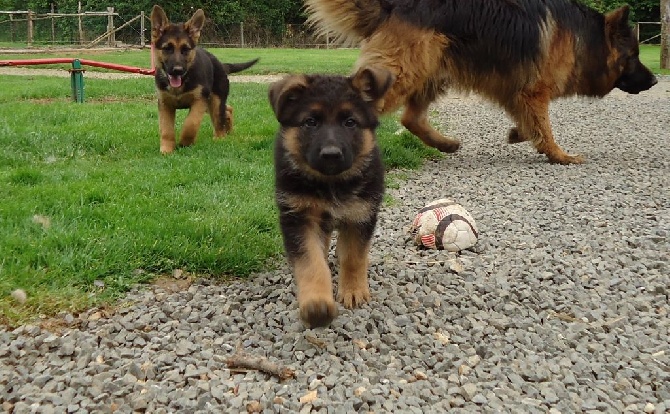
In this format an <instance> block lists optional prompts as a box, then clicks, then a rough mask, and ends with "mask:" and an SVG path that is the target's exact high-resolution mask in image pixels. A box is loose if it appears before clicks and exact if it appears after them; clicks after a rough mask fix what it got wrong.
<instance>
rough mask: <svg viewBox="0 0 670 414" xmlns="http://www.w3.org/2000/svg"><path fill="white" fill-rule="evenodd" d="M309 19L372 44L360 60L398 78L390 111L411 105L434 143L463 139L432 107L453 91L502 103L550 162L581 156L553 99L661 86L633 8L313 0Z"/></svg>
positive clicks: (518, 136)
mask: <svg viewBox="0 0 670 414" xmlns="http://www.w3.org/2000/svg"><path fill="white" fill-rule="evenodd" d="M305 3H306V9H307V11H308V13H309V14H310V16H309V21H310V22H311V23H312V24H314V25H319V26H320V29H321V30H322V31H324V32H335V33H337V34H339V35H340V36H341V38H342V39H343V40H344V41H348V42H356V41H362V44H361V54H360V57H359V59H358V62H357V63H356V66H357V67H370V66H374V65H378V66H383V67H386V68H388V69H389V70H390V71H391V72H392V73H393V74H394V75H395V83H394V85H393V86H392V87H391V89H390V90H389V92H388V93H387V94H386V96H385V98H384V100H383V101H381V102H380V105H379V107H378V110H379V111H380V112H381V113H388V112H392V111H395V110H396V109H397V108H399V107H400V106H403V105H404V106H405V109H404V113H403V115H402V124H403V125H404V126H405V127H406V128H407V129H408V130H409V131H410V132H411V133H413V134H414V135H416V136H418V137H419V138H420V139H421V140H422V141H423V142H424V143H425V144H426V145H429V146H431V147H434V148H437V149H438V150H440V151H443V152H454V151H456V150H457V149H458V148H459V146H460V142H459V141H457V140H454V139H451V138H447V137H445V136H443V135H441V134H440V133H439V132H437V131H436V130H435V129H433V128H432V127H431V126H430V125H429V123H428V119H427V109H428V106H429V104H430V103H431V102H433V101H434V100H435V99H436V98H437V97H438V96H439V95H440V94H442V93H444V92H445V91H446V90H447V89H449V88H454V89H456V90H460V91H462V92H470V91H474V92H477V93H479V94H481V95H483V96H485V97H487V98H489V99H490V100H492V101H494V102H497V103H498V104H499V105H501V106H502V107H503V108H504V109H505V110H506V111H507V113H508V114H509V115H510V116H511V118H512V119H513V120H514V121H515V123H516V127H514V128H512V129H511V130H510V132H509V136H508V141H509V142H510V143H516V142H522V141H530V142H531V143H532V144H533V145H534V146H535V148H536V149H537V151H538V152H540V153H542V154H545V155H546V156H547V157H548V158H549V161H550V162H553V163H560V164H571V163H581V162H582V161H583V158H582V157H580V156H577V155H569V154H567V153H565V152H564V151H563V150H562V149H561V148H560V147H559V146H558V145H557V144H556V142H555V141H554V137H553V135H552V131H551V125H550V122H549V121H550V120H549V103H550V101H551V100H553V99H556V98H559V97H563V96H570V95H583V96H589V97H603V96H605V95H606V94H608V93H609V92H610V91H611V90H612V89H614V88H619V89H621V90H623V91H625V92H628V93H632V94H636V93H639V92H641V91H644V90H647V89H649V88H650V87H652V86H653V85H654V84H656V78H655V77H654V75H653V74H652V73H651V72H650V71H649V69H647V68H646V67H645V66H644V65H642V63H640V60H639V59H638V53H639V50H638V44H637V39H636V38H635V35H634V34H633V32H632V30H631V28H630V27H629V26H628V14H629V9H628V6H624V7H621V8H619V9H617V10H615V11H613V12H611V13H609V14H606V15H603V14H601V13H599V12H597V11H595V10H592V9H590V8H588V7H586V6H584V5H583V4H581V3H579V2H578V1H576V0H542V1H539V0H467V1H465V0H415V1H406V0H359V1H350V0H306V1H305Z"/></svg>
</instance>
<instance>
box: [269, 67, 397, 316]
mask: <svg viewBox="0 0 670 414" xmlns="http://www.w3.org/2000/svg"><path fill="white" fill-rule="evenodd" d="M392 82H393V77H392V75H391V73H390V72H388V71H386V70H384V69H378V68H362V69H360V70H359V71H358V72H357V73H356V74H355V75H353V76H352V77H349V78H346V77H342V76H322V75H311V76H310V75H295V76H289V77H287V78H284V79H283V80H281V81H278V82H276V83H274V84H273V85H272V86H271V87H270V91H269V98H270V103H271V104H272V109H273V110H274V113H275V115H276V117H277V120H278V121H279V123H280V124H281V128H280V130H279V132H278V134H277V138H276V141H275V186H276V188H275V191H276V194H275V195H276V201H277V206H278V207H279V223H280V226H281V231H282V235H283V238H284V248H285V250H286V254H287V256H288V261H289V263H290V264H291V266H292V267H293V272H294V274H295V279H296V284H297V296H298V305H299V309H300V317H301V318H302V320H303V321H304V322H305V323H306V324H307V325H308V326H309V327H319V326H326V325H328V324H329V323H330V322H331V321H332V320H333V319H334V318H335V317H336V316H337V304H336V303H335V300H334V298H333V285H332V280H331V275H330V269H329V267H328V262H327V260H326V258H327V256H328V250H329V247H330V239H331V234H332V232H333V231H334V230H337V231H338V240H337V249H336V252H337V256H338V259H339V267H340V277H339V286H338V291H337V299H338V301H340V302H341V303H342V304H343V305H344V306H345V307H346V308H353V307H356V306H359V305H361V304H363V303H366V302H367V301H369V300H370V290H369V285H368V276H367V272H368V252H369V250H370V241H371V239H372V234H373V232H374V228H375V224H376V222H377V213H378V211H379V207H380V204H381V202H382V197H383V194H384V166H383V163H382V159H381V155H380V152H379V148H378V146H377V139H376V136H375V128H376V127H377V125H378V118H377V115H376V111H375V105H376V104H377V103H378V102H379V101H380V99H382V97H383V96H384V93H385V92H386V90H387V89H388V88H389V86H390V85H391V83H392Z"/></svg>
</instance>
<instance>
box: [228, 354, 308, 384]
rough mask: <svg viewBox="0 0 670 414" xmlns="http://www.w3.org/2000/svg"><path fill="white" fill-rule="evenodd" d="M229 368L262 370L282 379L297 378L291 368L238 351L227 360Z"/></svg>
mask: <svg viewBox="0 0 670 414" xmlns="http://www.w3.org/2000/svg"><path fill="white" fill-rule="evenodd" d="M226 363H227V364H228V368H231V369H234V368H243V369H253V370H257V371H262V372H265V373H268V374H272V375H274V376H276V377H278V378H279V379H281V380H285V379H290V378H295V372H294V371H293V370H292V369H291V368H287V367H282V366H279V365H277V364H275V363H273V362H270V361H268V360H267V359H266V358H263V357H259V356H252V355H248V354H245V353H240V352H238V353H236V354H235V355H233V356H231V357H230V358H228V361H226Z"/></svg>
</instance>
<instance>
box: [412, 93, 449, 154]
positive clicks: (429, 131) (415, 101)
mask: <svg viewBox="0 0 670 414" xmlns="http://www.w3.org/2000/svg"><path fill="white" fill-rule="evenodd" d="M429 104H430V102H428V101H426V100H423V99H420V98H417V97H416V96H413V97H411V98H409V100H408V101H407V102H406V104H405V112H404V113H403V114H402V119H401V122H402V124H403V125H404V126H405V128H407V130H408V131H409V132H411V133H412V134H414V135H416V136H417V137H419V139H421V141H423V142H424V144H426V145H428V146H429V147H433V148H436V149H438V150H440V151H442V152H456V151H457V150H458V148H459V147H460V146H461V143H460V142H458V141H457V140H455V139H451V138H447V137H445V136H444V135H442V134H440V133H439V132H437V131H436V130H435V128H433V127H432V126H431V125H430V123H429V122H428V105H429Z"/></svg>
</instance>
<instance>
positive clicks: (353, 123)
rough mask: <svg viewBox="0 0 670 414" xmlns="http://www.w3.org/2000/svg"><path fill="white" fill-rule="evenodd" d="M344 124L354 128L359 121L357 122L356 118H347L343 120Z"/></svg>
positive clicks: (346, 126)
mask: <svg viewBox="0 0 670 414" xmlns="http://www.w3.org/2000/svg"><path fill="white" fill-rule="evenodd" d="M342 125H343V126H344V127H345V128H353V127H355V126H356V125H358V122H356V120H355V119H354V118H347V119H345V120H344V122H342Z"/></svg>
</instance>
